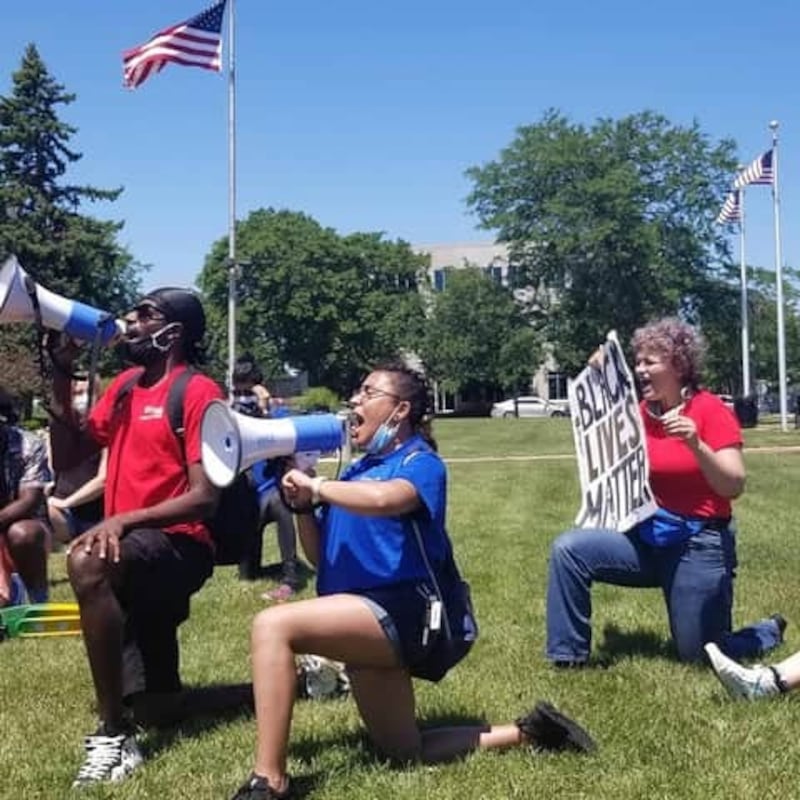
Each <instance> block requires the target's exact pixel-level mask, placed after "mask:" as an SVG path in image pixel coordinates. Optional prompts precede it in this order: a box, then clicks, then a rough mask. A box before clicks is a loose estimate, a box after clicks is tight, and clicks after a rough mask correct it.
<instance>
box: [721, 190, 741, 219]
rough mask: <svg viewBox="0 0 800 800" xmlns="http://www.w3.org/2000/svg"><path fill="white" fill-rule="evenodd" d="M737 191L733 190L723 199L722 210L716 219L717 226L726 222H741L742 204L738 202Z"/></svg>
mask: <svg viewBox="0 0 800 800" xmlns="http://www.w3.org/2000/svg"><path fill="white" fill-rule="evenodd" d="M740 194H741V192H740V191H739V189H734V190H733V191H732V192H730V193H729V194H728V196H727V197H726V198H725V202H724V203H723V204H722V209H721V210H720V212H719V216H718V217H717V224H718V225H724V224H725V223H726V222H741V221H742V204H741V202H740V197H739V195H740Z"/></svg>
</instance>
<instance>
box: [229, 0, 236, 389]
mask: <svg viewBox="0 0 800 800" xmlns="http://www.w3.org/2000/svg"><path fill="white" fill-rule="evenodd" d="M235 9H236V0H228V394H229V395H230V396H233V368H234V365H235V363H236V278H237V271H238V265H237V263H236V59H235V55H234V32H235V29H236V26H235V16H236V15H235Z"/></svg>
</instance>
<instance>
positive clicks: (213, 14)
mask: <svg viewBox="0 0 800 800" xmlns="http://www.w3.org/2000/svg"><path fill="white" fill-rule="evenodd" d="M226 2H227V0H222V2H219V3H216V4H215V5H213V6H211V7H210V8H207V9H206V10H205V11H203V12H202V13H200V14H198V15H197V16H196V17H192V18H191V19H188V20H186V21H185V22H179V23H178V24H177V25H173V26H172V27H170V28H165V29H164V30H163V31H159V32H158V33H157V34H155V36H153V37H152V38H151V39H149V40H148V41H147V42H145V43H144V44H142V45H139V46H138V47H133V48H131V49H130V50H127V51H125V53H123V55H122V60H123V66H124V69H125V86H127V87H128V88H130V89H135V88H136V87H137V86H139V85H140V84H142V83H144V82H145V81H146V80H147V79H148V78H149V77H150V75H152V73H153V72H160V71H161V70H162V69H164V67H165V66H166V65H167V64H169V63H170V62H171V63H173V64H181V65H183V66H185V67H202V68H203V69H212V70H216V71H217V72H219V71H220V69H221V66H222V59H221V54H222V34H221V31H222V16H223V14H224V13H225V3H226Z"/></svg>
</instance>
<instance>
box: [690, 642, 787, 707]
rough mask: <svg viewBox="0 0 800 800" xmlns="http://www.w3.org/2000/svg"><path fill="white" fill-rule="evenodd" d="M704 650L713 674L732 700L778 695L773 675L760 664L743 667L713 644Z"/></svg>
mask: <svg viewBox="0 0 800 800" xmlns="http://www.w3.org/2000/svg"><path fill="white" fill-rule="evenodd" d="M704 649H705V651H706V655H707V656H708V660H709V661H710V662H711V668H712V669H713V670H714V674H715V675H716V676H717V678H719V682H720V683H721V684H722V685H723V686H724V687H725V689H726V690H727V691H728V694H729V695H730V696H731V697H732V698H733V699H734V700H758V699H760V698H763V697H771V696H772V695H776V694H780V689H779V688H778V684H777V681H776V680H775V673H774V672H773V671H772V670H771V669H770V668H769V667H762V666H761V665H760V664H756V665H755V666H753V667H743V666H742V665H741V664H739V663H737V662H736V661H734V660H733V659H732V658H728V656H726V655H725V654H724V653H723V652H722V651H721V650H720V649H719V647H717V646H716V645H715V644H713V643H709V644H707V645H706V646H705V648H704Z"/></svg>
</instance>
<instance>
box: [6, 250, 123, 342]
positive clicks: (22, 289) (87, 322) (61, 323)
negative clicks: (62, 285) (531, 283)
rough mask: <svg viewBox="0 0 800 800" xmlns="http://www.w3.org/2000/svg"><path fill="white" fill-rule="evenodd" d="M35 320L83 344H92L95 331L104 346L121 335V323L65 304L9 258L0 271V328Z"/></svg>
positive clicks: (78, 305)
mask: <svg viewBox="0 0 800 800" xmlns="http://www.w3.org/2000/svg"><path fill="white" fill-rule="evenodd" d="M29 289H30V291H29ZM31 294H33V296H34V299H32V298H31ZM34 302H35V304H36V306H38V309H36V308H35V307H34ZM39 317H41V321H42V325H44V327H45V328H50V329H52V330H56V331H63V332H64V333H66V334H69V335H70V336H72V337H73V338H74V339H82V340H84V341H93V340H94V338H95V337H96V336H97V335H98V330H99V333H100V341H101V342H102V343H103V344H108V343H109V342H110V341H111V340H112V339H113V338H114V337H115V336H116V335H117V334H118V333H122V332H124V325H123V323H122V321H121V320H116V319H114V318H113V317H112V316H111V314H107V313H106V312H105V311H100V310H99V309H96V308H93V307H92V306H88V305H86V304H85V303H79V302H77V301H75V300H68V299H67V298H66V297H62V296H61V295H59V294H56V293H55V292H51V291H49V290H48V289H45V288H44V287H43V286H40V285H39V284H38V283H35V282H34V281H33V279H32V278H31V277H30V275H28V273H27V272H25V270H24V269H22V267H21V266H20V265H19V262H18V261H17V259H16V257H15V256H10V257H9V258H7V259H6V260H5V262H4V263H3V266H2V268H0V324H3V323H6V322H36V321H38V318H39Z"/></svg>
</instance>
